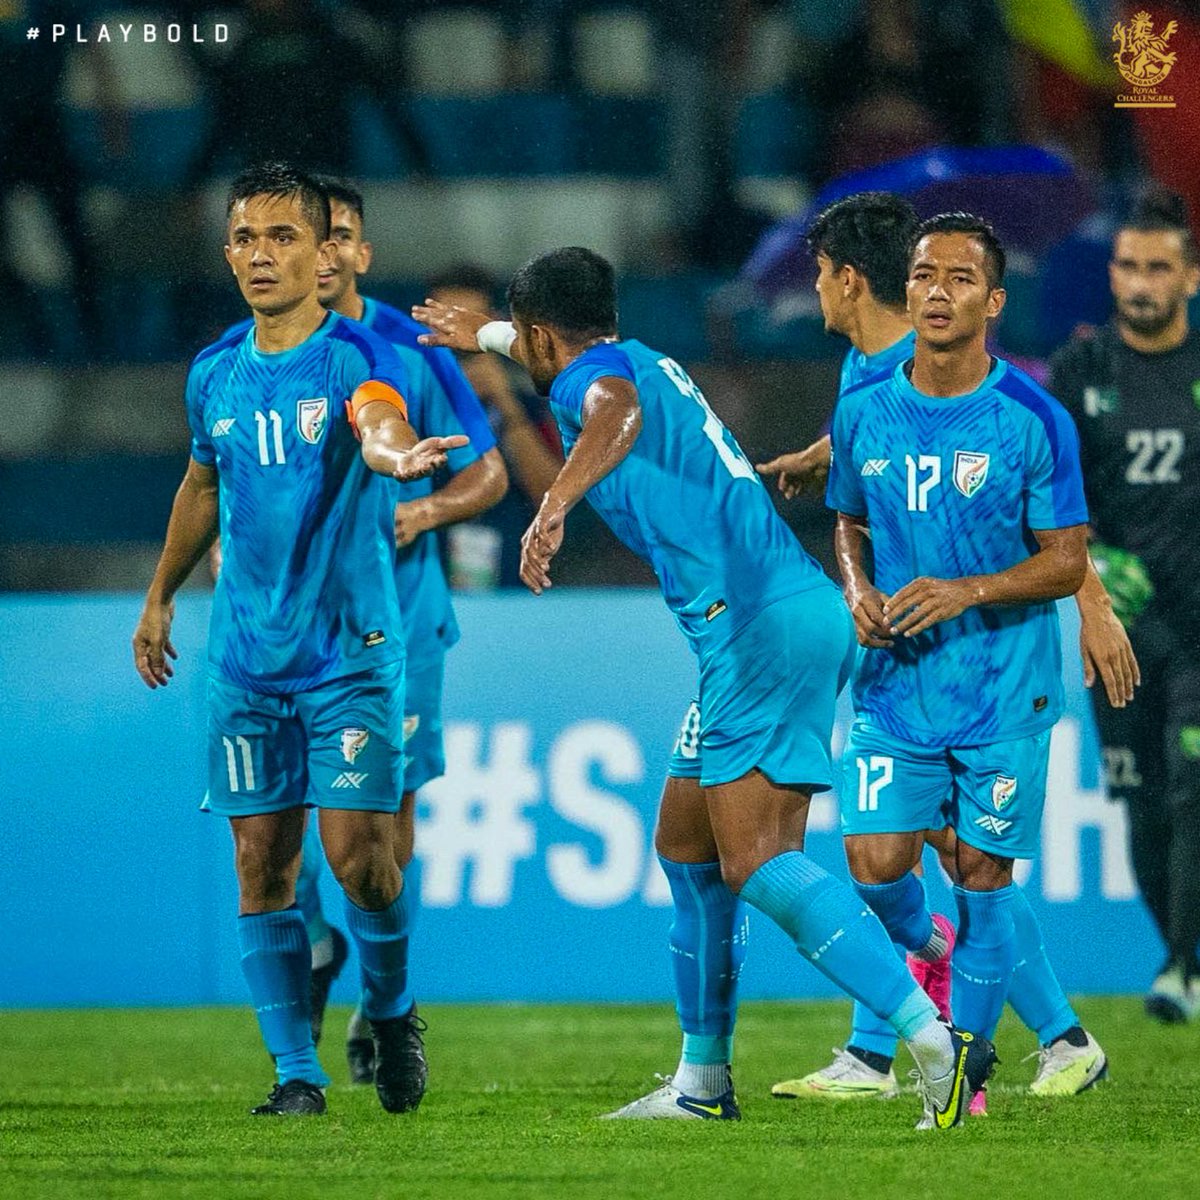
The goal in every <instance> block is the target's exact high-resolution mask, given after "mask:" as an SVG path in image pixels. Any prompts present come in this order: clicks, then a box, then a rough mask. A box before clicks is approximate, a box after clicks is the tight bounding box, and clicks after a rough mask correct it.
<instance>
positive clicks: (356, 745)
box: [342, 729, 371, 766]
mask: <svg viewBox="0 0 1200 1200" xmlns="http://www.w3.org/2000/svg"><path fill="white" fill-rule="evenodd" d="M370 737H371V735H370V734H369V733H368V732H367V731H366V730H365V729H343V730H342V757H343V758H344V759H345V760H346V761H347V762H348V763H349V764H350V765H351V766H354V760H355V759H356V758H357V757H358V756H359V755H360V754H361V753H362V752H363V751H364V750H365V749H366V748H367V742H368V741H369V740H370Z"/></svg>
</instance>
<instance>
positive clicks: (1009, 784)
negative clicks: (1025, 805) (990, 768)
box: [992, 775, 1017, 812]
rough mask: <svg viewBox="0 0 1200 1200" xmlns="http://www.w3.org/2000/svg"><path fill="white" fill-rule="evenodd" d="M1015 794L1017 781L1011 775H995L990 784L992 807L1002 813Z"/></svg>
mask: <svg viewBox="0 0 1200 1200" xmlns="http://www.w3.org/2000/svg"><path fill="white" fill-rule="evenodd" d="M1016 794H1017V781H1016V780H1015V779H1014V778H1013V777H1012V776H1011V775H997V776H996V782H995V783H993V784H992V807H993V808H994V809H995V810H996V811H997V812H1003V811H1004V810H1005V809H1006V808H1007V807H1008V806H1009V805H1010V804H1011V803H1012V802H1013V797H1014V796H1015V795H1016Z"/></svg>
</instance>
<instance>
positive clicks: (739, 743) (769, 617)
mask: <svg viewBox="0 0 1200 1200" xmlns="http://www.w3.org/2000/svg"><path fill="white" fill-rule="evenodd" d="M853 663H854V626H853V623H852V622H851V620H850V613H849V611H848V610H847V608H846V605H845V603H844V602H843V600H842V598H841V596H840V595H839V594H838V592H837V590H836V589H835V588H833V587H832V586H830V587H825V586H821V587H816V588H812V589H810V590H809V591H806V592H801V593H800V594H799V595H795V596H787V597H785V598H784V599H782V600H777V601H776V602H775V603H774V604H770V605H768V606H767V607H766V608H764V609H763V610H762V612H760V613H759V614H758V615H757V616H755V617H754V618H753V619H752V620H751V621H749V622H748V623H747V624H746V625H744V626H743V627H742V628H741V629H740V630H738V632H737V633H736V634H734V636H733V637H732V638H731V639H730V640H729V641H728V642H726V643H724V644H723V645H721V646H719V647H717V648H716V649H714V650H713V651H712V652H711V653H709V654H702V655H701V659H700V695H699V698H698V699H697V700H694V701H693V702H692V704H691V705H689V707H688V711H687V715H686V716H685V717H684V722H683V727H682V729H681V730H680V733H679V737H678V739H677V740H676V743H675V749H674V751H673V752H672V754H671V759H670V762H669V763H668V766H667V773H668V774H669V775H673V776H676V777H677V778H699V780H700V785H701V786H702V787H716V786H717V785H719V784H722V783H732V782H733V781H734V780H735V779H740V778H741V777H742V776H743V775H746V774H748V773H749V772H750V771H752V770H754V769H755V768H756V767H757V768H758V770H760V771H762V773H763V774H764V775H766V776H767V778H768V779H770V780H771V781H772V782H773V783H777V784H784V785H794V786H797V787H800V786H804V787H808V788H811V789H812V790H813V791H824V790H825V789H827V788H830V787H832V786H833V771H832V766H831V763H830V752H829V741H830V737H831V735H832V732H833V716H834V706H835V704H836V703H837V697H838V693H839V692H840V691H841V690H842V687H843V686H844V685H845V682H846V679H847V678H848V677H849V674H850V668H851V667H852V666H853Z"/></svg>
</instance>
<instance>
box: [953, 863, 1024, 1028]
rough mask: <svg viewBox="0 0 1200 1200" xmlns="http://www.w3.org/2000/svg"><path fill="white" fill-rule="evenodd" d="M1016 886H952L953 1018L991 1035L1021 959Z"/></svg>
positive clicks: (966, 1026) (965, 1026) (964, 1026)
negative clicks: (954, 941) (976, 889)
mask: <svg viewBox="0 0 1200 1200" xmlns="http://www.w3.org/2000/svg"><path fill="white" fill-rule="evenodd" d="M1015 891H1016V887H1015V886H1014V885H1013V884H1009V885H1008V886H1007V887H1003V888H1000V889H999V890H997V891H994V892H972V891H968V890H967V889H966V888H963V887H958V886H957V885H956V886H955V888H954V899H955V902H956V903H957V905H958V943H957V944H956V945H955V947H954V955H953V957H952V958H951V960H950V968H951V972H952V979H953V984H952V992H951V1007H952V1009H953V1011H954V1023H955V1025H957V1026H958V1027H959V1028H960V1029H967V1030H969V1031H970V1032H971V1033H981V1034H983V1035H984V1037H988V1038H990V1037H991V1036H992V1035H993V1034H994V1033H995V1031H996V1025H997V1024H998V1022H999V1020H1000V1014H1001V1012H1002V1011H1003V1010H1004V1001H1005V999H1006V998H1007V996H1008V989H1009V984H1010V983H1011V981H1012V975H1013V967H1014V965H1015V964H1016V961H1017V945H1016V934H1015V929H1014V925H1013V894H1014V892H1015Z"/></svg>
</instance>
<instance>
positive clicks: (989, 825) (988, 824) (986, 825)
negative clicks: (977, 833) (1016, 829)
mask: <svg viewBox="0 0 1200 1200" xmlns="http://www.w3.org/2000/svg"><path fill="white" fill-rule="evenodd" d="M975 824H976V825H978V826H979V828H980V829H986V830H987V831H988V833H994V834H995V835H996V836H997V837H1000V836H1001V835H1002V834H1003V833H1004V831H1005V830H1006V829H1011V828H1012V822H1011V821H1002V820H1000V818H999V817H993V816H992V815H991V813H984V815H983V816H982V817H976V818H975Z"/></svg>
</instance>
